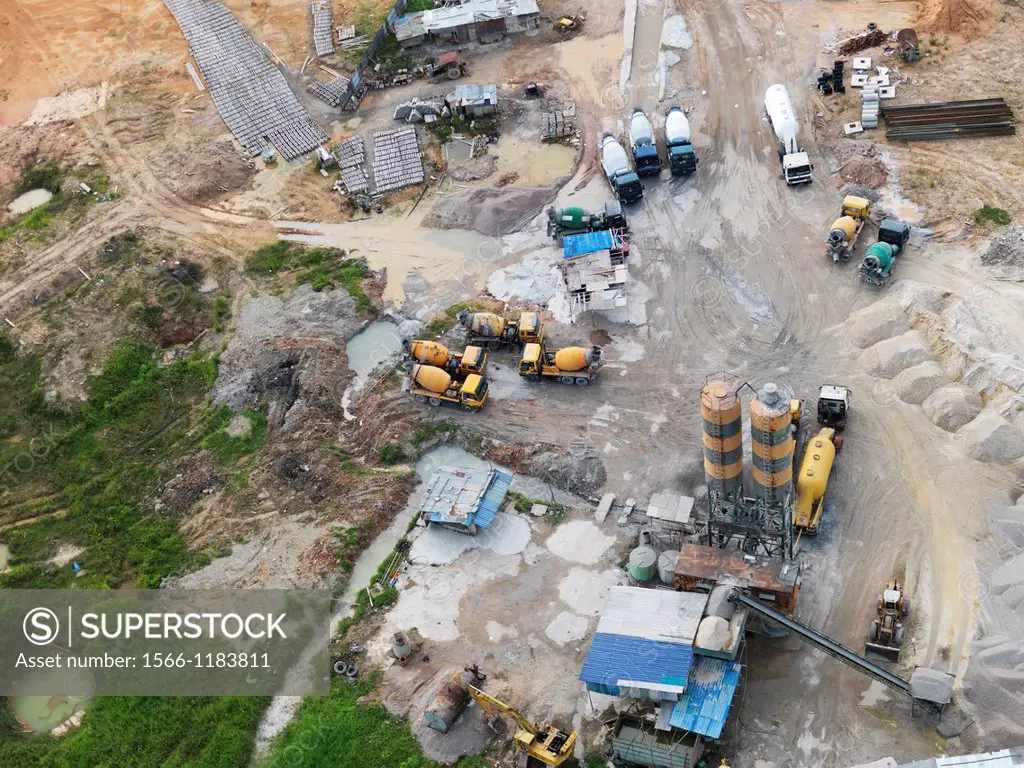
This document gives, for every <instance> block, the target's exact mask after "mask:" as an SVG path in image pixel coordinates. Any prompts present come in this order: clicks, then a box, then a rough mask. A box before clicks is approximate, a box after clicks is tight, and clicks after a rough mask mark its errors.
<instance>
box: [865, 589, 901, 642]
mask: <svg viewBox="0 0 1024 768" xmlns="http://www.w3.org/2000/svg"><path fill="white" fill-rule="evenodd" d="M875 613H876V615H877V616H876V618H875V620H874V621H872V622H871V626H870V627H868V642H867V644H866V646H865V648H864V654H865V655H866V656H879V657H881V658H883V659H886V660H888V661H898V660H899V658H900V648H901V647H902V645H903V622H904V621H905V620H906V619H907V617H909V616H910V598H908V597H906V596H905V595H904V594H903V585H902V584H900V582H899V580H897V579H893V580H892V581H890V582H889V583H888V584H887V585H886V587H885V590H884V591H883V592H882V594H881V595H879V596H878V603H877V604H876V606H875Z"/></svg>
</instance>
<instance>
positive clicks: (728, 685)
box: [668, 656, 743, 739]
mask: <svg viewBox="0 0 1024 768" xmlns="http://www.w3.org/2000/svg"><path fill="white" fill-rule="evenodd" d="M695 658H696V660H695V661H694V663H693V666H691V667H690V679H689V682H688V683H687V686H686V693H684V694H683V697H682V698H681V699H680V700H679V701H677V702H676V703H675V705H673V707H672V713H671V714H670V715H669V718H668V724H669V725H670V726H671V727H673V728H678V729H679V730H681V731H690V732H691V733H699V734H700V735H701V736H707V737H708V738H710V739H718V738H721V736H722V731H723V730H724V729H725V721H726V720H727V719H728V717H729V709H730V707H732V700H733V697H735V695H736V689H737V687H739V684H740V672H741V671H742V669H743V668H742V666H741V665H740V664H737V663H736V662H734V661H723V660H722V659H712V658H709V657H707V656H697V657H695Z"/></svg>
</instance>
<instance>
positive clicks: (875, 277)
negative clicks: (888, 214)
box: [860, 219, 910, 286]
mask: <svg viewBox="0 0 1024 768" xmlns="http://www.w3.org/2000/svg"><path fill="white" fill-rule="evenodd" d="M909 239H910V225H909V224H906V223H905V222H902V221H899V220H898V219H886V220H885V221H883V222H882V223H881V225H879V227H878V242H877V243H875V244H874V245H872V246H871V247H870V248H868V251H867V253H865V254H864V258H863V259H862V260H861V262H860V276H861V279H863V280H864V282H866V283H871V284H872V285H878V286H881V285H885V284H886V283H887V282H889V278H890V277H892V268H893V267H894V266H895V265H896V259H898V258H899V257H900V254H902V253H903V249H904V248H906V247H907V240H909Z"/></svg>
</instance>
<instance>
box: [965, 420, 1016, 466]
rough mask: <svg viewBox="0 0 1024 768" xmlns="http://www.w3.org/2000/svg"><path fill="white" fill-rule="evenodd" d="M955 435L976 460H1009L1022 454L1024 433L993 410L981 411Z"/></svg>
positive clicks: (969, 454)
mask: <svg viewBox="0 0 1024 768" xmlns="http://www.w3.org/2000/svg"><path fill="white" fill-rule="evenodd" d="M956 435H957V439H958V440H960V441H961V442H962V444H963V448H964V450H965V451H966V452H967V455H968V456H970V457H971V458H972V459H976V460H977V461H1010V460H1011V459H1019V458H1020V457H1021V456H1024V435H1022V434H1021V433H1020V432H1018V431H1017V430H1016V429H1015V428H1014V427H1013V425H1011V424H1010V422H1008V421H1007V420H1006V419H1004V418H1003V417H1002V416H1000V415H999V414H998V413H994V412H993V411H982V412H981V413H980V414H979V415H978V417H977V418H976V419H974V421H972V422H970V423H969V424H967V425H966V426H964V427H962V428H961V429H960V430H959V431H958V432H957V433H956Z"/></svg>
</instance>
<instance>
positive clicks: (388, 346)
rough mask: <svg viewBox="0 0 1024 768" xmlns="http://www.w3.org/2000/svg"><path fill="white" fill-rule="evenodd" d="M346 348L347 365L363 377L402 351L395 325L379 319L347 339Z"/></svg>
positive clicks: (400, 340) (400, 338)
mask: <svg viewBox="0 0 1024 768" xmlns="http://www.w3.org/2000/svg"><path fill="white" fill-rule="evenodd" d="M346 350H347V352H348V367H349V368H351V369H352V370H353V371H355V373H356V376H358V377H359V378H362V379H365V378H366V377H367V376H369V375H370V374H371V373H373V371H374V370H376V369H377V367H378V366H379V365H381V364H382V363H384V362H386V361H387V360H390V359H391V358H392V357H394V356H395V355H397V354H398V353H399V352H401V351H402V337H401V335H400V334H399V332H398V326H397V325H395V324H394V323H392V322H390V321H388V320H379V321H378V322H376V323H370V324H369V325H368V326H366V327H365V328H364V329H363V330H361V331H360V332H359V333H357V334H356V335H355V336H353V337H352V338H351V339H349V342H348V344H347V345H346Z"/></svg>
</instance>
